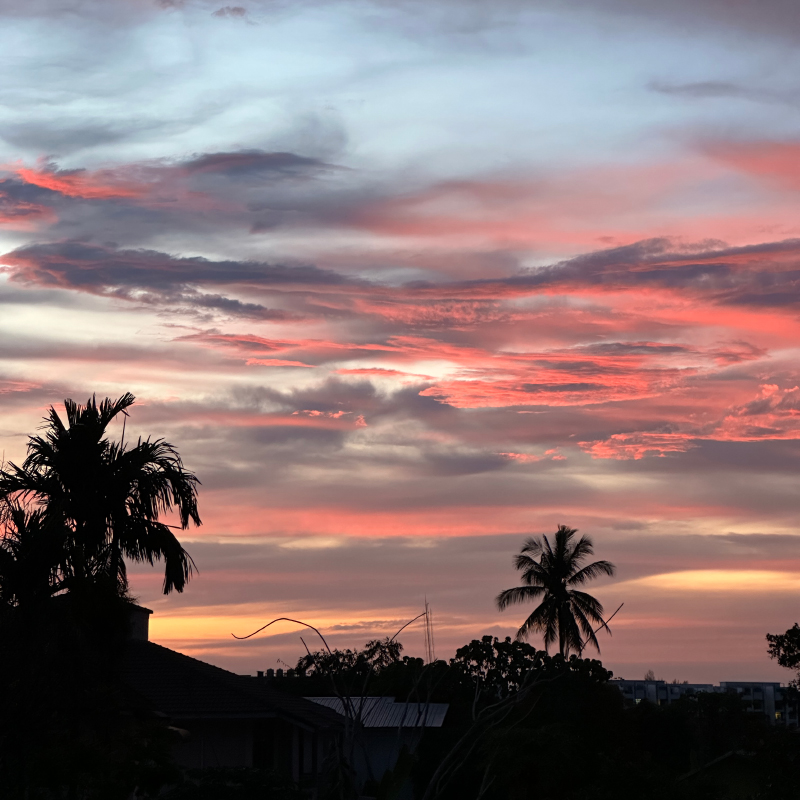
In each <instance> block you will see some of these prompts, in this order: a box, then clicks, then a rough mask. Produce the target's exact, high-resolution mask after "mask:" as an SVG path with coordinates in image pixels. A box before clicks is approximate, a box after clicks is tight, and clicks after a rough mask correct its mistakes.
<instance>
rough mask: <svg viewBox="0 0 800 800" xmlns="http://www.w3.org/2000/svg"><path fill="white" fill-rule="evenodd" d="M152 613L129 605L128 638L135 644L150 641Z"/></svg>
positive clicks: (143, 608)
mask: <svg viewBox="0 0 800 800" xmlns="http://www.w3.org/2000/svg"><path fill="white" fill-rule="evenodd" d="M152 613H153V612H152V611H151V610H150V609H149V608H145V607H144V606H137V605H136V604H135V603H131V605H130V607H129V609H128V638H129V639H133V640H134V641H137V642H148V641H150V615H151V614H152Z"/></svg>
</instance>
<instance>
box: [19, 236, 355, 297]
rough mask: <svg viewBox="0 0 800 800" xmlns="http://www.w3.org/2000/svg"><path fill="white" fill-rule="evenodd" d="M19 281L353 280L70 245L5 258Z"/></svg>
mask: <svg viewBox="0 0 800 800" xmlns="http://www.w3.org/2000/svg"><path fill="white" fill-rule="evenodd" d="M3 259H4V261H5V263H6V265H7V266H8V268H9V271H10V273H11V275H12V278H13V279H15V280H19V281H23V282H27V283H32V284H38V285H41V286H45V287H52V286H61V287H64V288H72V289H79V290H84V291H98V292H113V291H114V290H115V289H119V290H121V291H122V292H128V291H131V290H136V289H150V290H154V291H158V290H164V289H174V288H178V287H184V286H194V285H209V284H211V285H214V284H217V285H220V284H222V285H232V284H256V285H260V286H296V285H306V286H314V285H316V286H320V285H324V286H340V285H345V284H347V283H350V281H349V280H348V279H347V278H345V277H343V276H342V275H339V274H337V273H335V272H331V271H329V270H323V269H319V268H318V267H315V266H312V265H299V266H286V265H283V264H266V263H261V262H255V261H250V262H246V261H211V260H209V259H206V258H201V257H193V258H181V257H176V256H171V255H169V254H167V253H161V252H158V251H155V250H145V249H138V250H132V249H129V250H124V249H118V248H116V247H114V246H113V245H100V244H94V243H91V242H79V241H64V242H53V243H49V244H31V245H27V246H24V247H20V248H17V249H16V250H13V251H12V252H11V253H7V254H6V255H5V256H3Z"/></svg>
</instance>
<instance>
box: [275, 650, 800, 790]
mask: <svg viewBox="0 0 800 800" xmlns="http://www.w3.org/2000/svg"><path fill="white" fill-rule="evenodd" d="M320 656H321V657H320V659H319V663H320V664H323V665H324V666H323V668H322V669H319V668H315V667H314V666H312V664H311V661H312V659H311V658H310V657H308V656H307V657H306V658H304V659H301V661H300V662H299V663H298V665H297V669H296V670H295V671H293V673H292V675H291V676H288V677H284V678H282V679H277V678H276V679H274V680H275V685H277V686H280V687H282V688H283V690H284V691H287V692H293V693H297V694H303V695H305V696H313V695H315V694H318V695H329V694H330V693H331V683H330V673H329V670H328V667H329V666H330V665H333V664H334V663H336V662H338V665H339V666H340V667H342V666H343V667H344V668H343V669H341V670H340V672H339V673H338V680H339V682H340V685H341V686H342V687H344V688H346V690H347V691H350V692H352V693H353V694H354V695H355V696H357V694H358V691H359V688H360V687H361V686H363V682H364V680H365V679H366V678H367V676H371V677H370V678H369V681H368V686H369V692H370V694H376V695H390V696H394V697H396V698H397V699H398V700H406V699H409V700H412V701H416V700H420V701H423V702H425V701H426V700H427V701H428V702H446V703H449V704H450V709H449V711H448V715H447V721H446V724H445V726H444V727H442V728H440V729H429V730H426V731H425V734H424V738H423V740H422V742H421V743H420V746H419V747H418V749H417V752H416V754H415V755H414V756H413V757H409V758H407V759H401V761H400V762H399V764H398V768H397V770H396V772H397V773H402V774H394V775H387V776H385V777H384V779H383V781H382V782H381V783H379V784H378V785H375V786H371V787H367V788H368V789H369V790H370V792H371V793H372V794H373V796H375V797H377V798H379V799H380V800H389V799H390V798H392V797H394V796H396V795H394V794H393V788H394V787H396V786H398V785H400V784H401V783H402V780H403V778H404V777H405V776H410V778H411V780H412V782H413V785H414V794H415V796H416V797H418V798H422V797H426V798H432V797H437V798H442V799H443V800H444V799H445V798H446V799H447V800H449V799H450V798H452V799H453V800H456V798H459V799H460V798H476V800H477V798H483V799H484V800H505V799H506V798H508V799H509V800H550V799H552V800H556V798H569V799H570V800H606V798H608V800H611V799H612V798H614V799H615V800H616V799H617V798H642V800H646V799H648V800H649V799H650V798H652V800H661V798H664V800H666V799H667V798H670V799H672V798H686V799H687V800H688V799H689V798H698V800H699V799H700V798H703V799H704V800H706V799H708V800H713V799H714V798H719V800H723V799H724V798H776V800H777V799H782V798H786V799H787V800H788V798H797V797H798V796H800V794H799V793H800V737H799V736H798V734H797V732H796V731H792V730H787V729H785V728H779V727H773V726H770V725H769V724H768V722H767V720H766V717H764V716H763V715H761V714H757V715H756V714H753V713H750V712H748V711H746V710H745V708H744V707H743V705H742V701H741V700H740V698H739V697H738V696H737V695H734V694H712V693H698V694H696V695H687V696H685V697H683V698H681V700H680V701H678V702H674V703H672V704H671V705H668V706H656V705H652V704H649V703H647V702H646V701H643V702H641V703H639V704H636V705H630V706H627V707H626V705H625V703H624V701H623V697H622V695H621V693H620V692H619V690H618V689H617V688H616V687H615V686H614V685H613V683H610V682H609V681H610V679H611V677H612V675H611V673H610V672H609V671H608V670H606V669H604V668H603V666H602V664H601V663H600V662H599V661H597V660H594V659H582V658H578V657H577V656H574V655H573V656H570V657H569V658H568V659H565V658H564V657H563V656H561V655H560V654H557V655H554V656H548V655H547V654H546V653H544V652H542V651H538V650H536V649H535V648H533V647H531V646H530V645H528V644H526V643H522V642H517V641H511V640H510V639H506V640H504V641H501V640H498V639H496V638H492V637H489V636H485V637H483V638H482V639H480V640H475V641H472V642H470V643H469V644H468V645H466V646H464V647H462V648H461V649H459V650H458V651H457V653H456V656H455V658H453V659H451V660H450V661H449V663H448V662H444V661H436V662H434V663H433V664H428V665H424V664H423V662H422V660H421V659H415V658H409V657H400V654H399V653H398V652H397V647H395V648H394V649H392V648H389V647H386V645H385V643H380V642H372V643H369V645H368V646H367V647H366V648H365V649H364V650H363V651H356V652H354V651H341V652H337V651H334V656H335V658H332V657H331V656H326V657H322V654H320ZM528 687H532V688H531V689H530V690H529V691H527V692H526V689H527V688H528ZM520 694H523V695H524V696H523V699H522V700H521V701H520V702H519V703H515V702H514V698H515V697H516V696H519V695H520ZM504 702H506V703H507V705H506V706H505V707H502V705H501V704H502V703H504ZM498 706H500V707H501V708H502V709H503V713H502V714H500V715H499V716H495V717H494V718H492V717H484V722H483V723H481V714H482V713H485V712H486V711H487V710H488V711H489V712H490V713H491V710H492V709H496V708H498ZM476 719H477V722H476ZM460 742H461V743H462V744H459V743H460ZM454 752H455V753H456V757H455V758H452V756H453V753H454ZM448 758H449V759H451V766H452V767H453V769H452V770H451V771H450V772H449V773H448V774H446V775H444V776H443V777H444V779H443V780H440V781H437V780H436V772H437V770H438V769H439V768H440V767H441V765H442V764H443V762H445V761H446V760H447V759H448Z"/></svg>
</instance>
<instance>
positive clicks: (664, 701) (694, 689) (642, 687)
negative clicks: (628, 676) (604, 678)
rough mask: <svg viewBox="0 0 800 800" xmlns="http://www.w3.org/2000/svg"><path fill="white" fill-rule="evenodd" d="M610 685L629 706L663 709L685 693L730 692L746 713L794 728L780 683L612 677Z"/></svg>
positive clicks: (794, 719) (791, 705)
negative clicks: (715, 682) (735, 696)
mask: <svg viewBox="0 0 800 800" xmlns="http://www.w3.org/2000/svg"><path fill="white" fill-rule="evenodd" d="M611 685H612V686H616V687H617V688H618V689H619V690H620V692H622V696H623V697H624V698H625V700H626V701H627V702H628V703H630V704H631V705H633V704H635V703H640V702H641V701H642V700H646V701H647V702H649V703H653V705H657V706H662V705H668V704H669V703H674V702H675V701H676V700H678V699H679V698H681V697H683V696H684V695H686V694H690V693H691V694H697V693H699V692H718V693H722V692H730V693H732V694H737V695H739V697H741V698H742V702H743V703H744V706H745V708H746V709H747V711H750V712H752V713H754V714H765V715H766V717H767V719H769V721H770V723H771V724H772V725H786V726H789V727H796V726H797V722H798V717H797V704H796V703H794V702H792V701H791V700H790V698H789V696H788V691H787V687H785V686H782V685H781V684H780V683H759V682H756V681H723V682H721V683H720V684H718V685H717V684H714V683H667V682H666V681H657V680H652V681H650V680H641V681H630V680H625V679H623V678H614V679H612V680H611Z"/></svg>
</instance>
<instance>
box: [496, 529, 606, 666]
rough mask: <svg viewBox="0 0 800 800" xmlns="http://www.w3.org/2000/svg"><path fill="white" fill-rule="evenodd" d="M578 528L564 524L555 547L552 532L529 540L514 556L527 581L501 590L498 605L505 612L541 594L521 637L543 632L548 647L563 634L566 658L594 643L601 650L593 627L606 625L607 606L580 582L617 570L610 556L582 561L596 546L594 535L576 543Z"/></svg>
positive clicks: (561, 643)
mask: <svg viewBox="0 0 800 800" xmlns="http://www.w3.org/2000/svg"><path fill="white" fill-rule="evenodd" d="M577 532H578V531H577V530H575V529H574V528H568V527H567V526H566V525H559V526H558V530H557V531H556V535H555V542H554V545H552V546H551V544H550V541H549V540H548V538H547V537H546V536H542V537H541V538H535V537H531V538H529V539H527V540H526V541H525V544H524V546H523V548H522V550H521V551H520V554H519V555H518V556H516V557H515V559H514V566H515V567H516V568H517V569H518V570H520V571H521V572H522V580H523V583H524V585H523V586H516V587H514V588H513V589H506V590H505V591H503V592H500V594H499V595H497V607H498V608H499V609H500V610H501V611H502V610H503V609H505V608H506V607H508V606H510V605H512V604H513V603H524V602H526V601H529V600H539V599H541V602H540V603H539V605H538V606H537V607H536V608H535V609H534V610H533V613H532V614H531V615H530V616H529V617H528V618H527V619H526V620H525V622H523V623H522V627H521V628H520V629H519V630H518V631H517V640H518V641H522V640H523V639H526V638H527V637H528V635H529V634H530V633H531V632H532V631H536V632H539V633H543V634H544V647H545V650H549V647H550V645H551V644H553V643H554V642H555V641H556V639H558V647H559V650H560V652H561V655H562V656H564V657H565V658H566V657H567V656H568V655H569V653H570V651H573V652H575V653H577V654H578V655H580V654H581V652H582V651H583V648H584V647H585V646H586V645H587V644H592V645H594V647H596V648H597V651H598V652H600V645H599V644H598V642H597V637H596V636H595V634H594V629H593V626H603V627H606V626H605V622H604V621H603V606H602V605H601V604H600V602H599V601H598V600H596V599H595V598H594V597H592V596H591V595H590V594H586V592H581V591H579V590H578V589H577V588H575V587H578V586H582V585H583V584H584V583H586V581H589V580H592V579H593V578H597V577H598V576H600V575H613V574H614V571H615V567H614V565H613V564H612V563H611V562H610V561H595V562H593V563H592V564H587V565H586V566H585V567H582V566H581V564H582V563H583V561H584V560H585V559H586V557H587V556H590V555H592V554H593V553H594V546H593V544H592V540H591V539H590V538H589V537H588V536H581V538H580V539H578V540H577V541H575V542H574V541H573V539H574V537H575V534H576V533H577ZM537 559H538V560H537Z"/></svg>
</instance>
